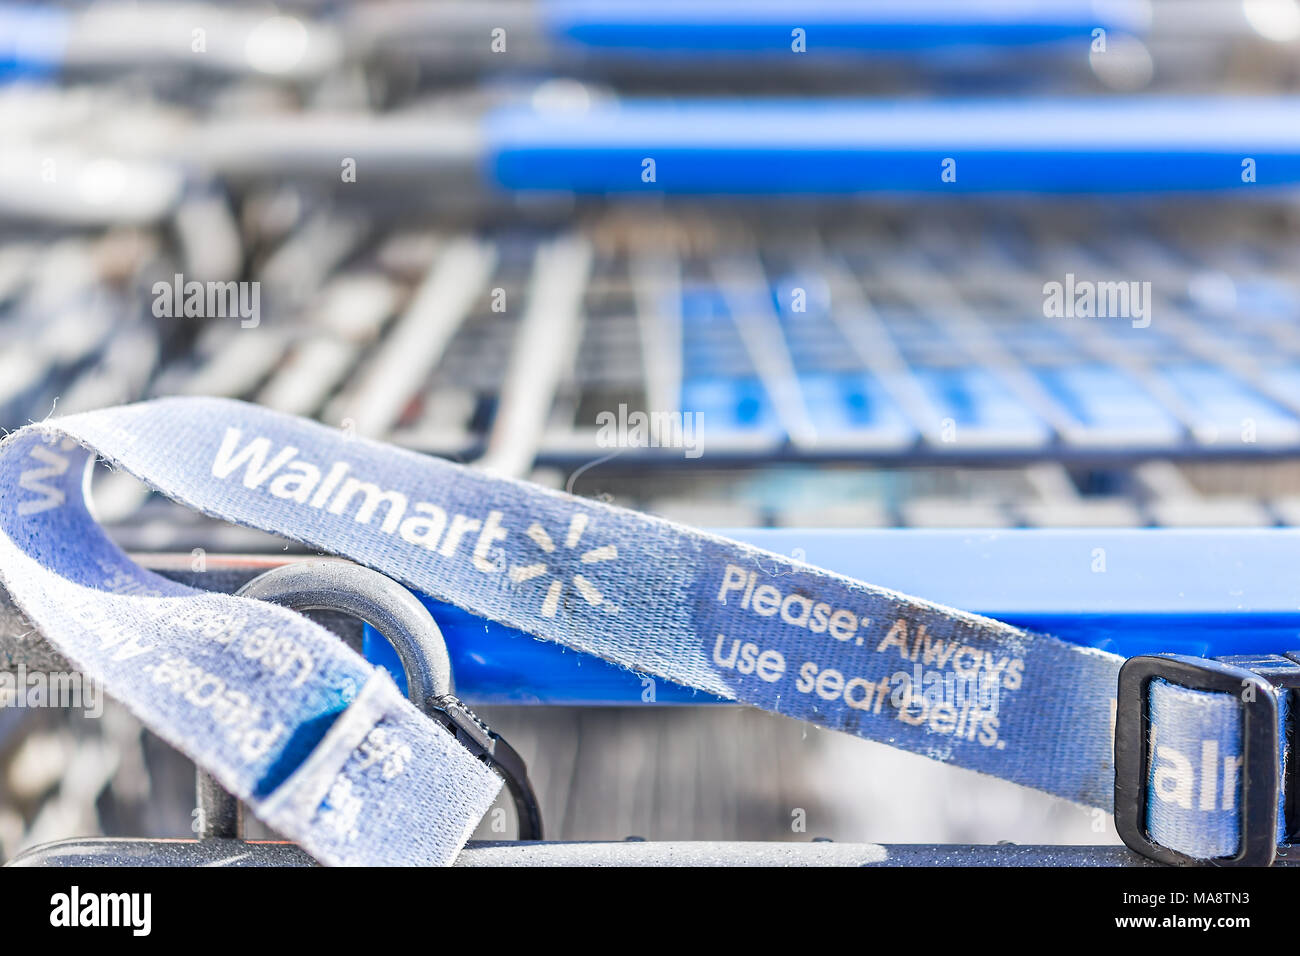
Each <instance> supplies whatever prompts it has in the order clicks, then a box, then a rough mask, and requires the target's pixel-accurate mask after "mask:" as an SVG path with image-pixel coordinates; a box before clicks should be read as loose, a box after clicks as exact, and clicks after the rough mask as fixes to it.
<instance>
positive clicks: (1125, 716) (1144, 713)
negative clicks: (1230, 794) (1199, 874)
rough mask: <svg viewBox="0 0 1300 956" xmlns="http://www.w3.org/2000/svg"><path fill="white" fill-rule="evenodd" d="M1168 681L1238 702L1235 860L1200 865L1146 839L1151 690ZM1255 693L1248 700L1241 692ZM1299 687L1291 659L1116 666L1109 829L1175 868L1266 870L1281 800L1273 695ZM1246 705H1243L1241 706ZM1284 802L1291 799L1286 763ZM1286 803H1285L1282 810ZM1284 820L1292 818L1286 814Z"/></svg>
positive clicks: (1161, 657) (1149, 661) (1155, 660)
mask: <svg viewBox="0 0 1300 956" xmlns="http://www.w3.org/2000/svg"><path fill="white" fill-rule="evenodd" d="M1157 678H1159V679H1162V680H1166V681H1168V682H1169V683H1171V684H1176V685H1178V686H1179V687H1186V688H1188V689H1189V690H1203V691H1216V692H1219V693H1224V694H1231V695H1232V696H1233V697H1234V698H1236V699H1238V700H1241V701H1242V707H1241V713H1242V732H1241V740H1242V755H1241V757H1242V765H1241V775H1240V781H1241V800H1240V806H1241V843H1240V845H1239V849H1238V851H1237V854H1236V855H1235V856H1230V857H1216V858H1215V859H1212V860H1200V859H1196V858H1195V857H1191V856H1188V855H1187V854H1185V853H1180V852H1179V851H1177V850H1173V849H1170V848H1169V847H1165V846H1161V845H1160V844H1158V843H1155V842H1154V841H1152V839H1151V838H1150V837H1149V836H1148V835H1147V830H1146V818H1147V770H1148V768H1149V766H1150V752H1149V751H1150V733H1149V728H1150V717H1149V713H1148V710H1149V706H1150V705H1149V701H1150V698H1149V693H1148V691H1149V688H1150V684H1151V681H1152V680H1155V679H1157ZM1248 686H1249V687H1252V688H1253V691H1254V692H1253V694H1249V695H1246V694H1244V693H1243V691H1244V690H1245V689H1246V688H1247V687H1248ZM1275 688H1277V689H1281V690H1282V691H1283V692H1287V691H1290V690H1292V689H1295V688H1300V664H1297V663H1296V659H1295V657H1294V655H1288V656H1287V657H1280V656H1275V655H1259V656H1251V657H1230V658H1222V659H1219V660H1207V659H1205V658H1199V657H1186V656H1183V655H1177V654H1157V655H1147V656H1142V657H1134V658H1130V659H1129V660H1128V661H1127V662H1125V664H1124V666H1123V667H1121V668H1120V672H1119V689H1118V695H1117V700H1116V711H1115V828H1116V829H1117V830H1118V831H1119V835H1120V838H1121V839H1123V841H1124V842H1125V844H1127V845H1128V846H1129V848H1130V849H1133V850H1136V851H1137V852H1138V853H1141V854H1142V855H1143V856H1146V857H1148V858H1150V859H1152V860H1156V861H1158V862H1160V863H1168V864H1171V865H1178V866H1196V865H1207V864H1208V865H1214V866H1271V865H1272V864H1273V862H1274V860H1275V859H1276V858H1277V853H1278V848H1277V815H1278V805H1279V801H1280V800H1282V799H1283V793H1282V787H1281V780H1280V776H1281V766H1280V757H1279V746H1278V743H1279V742H1278V696H1277V695H1278V690H1277V689H1275ZM1247 701H1249V702H1247ZM1291 763H1292V767H1291V774H1290V778H1291V779H1290V780H1289V781H1288V784H1289V786H1288V787H1287V788H1286V790H1287V798H1288V801H1290V800H1294V798H1295V793H1296V783H1297V782H1300V776H1297V774H1296V768H1295V766H1294V764H1295V761H1292V762H1291ZM1290 809H1291V805H1290V803H1289V802H1288V810H1290ZM1287 820H1288V821H1293V820H1294V817H1293V816H1292V815H1291V814H1290V813H1288V815H1287Z"/></svg>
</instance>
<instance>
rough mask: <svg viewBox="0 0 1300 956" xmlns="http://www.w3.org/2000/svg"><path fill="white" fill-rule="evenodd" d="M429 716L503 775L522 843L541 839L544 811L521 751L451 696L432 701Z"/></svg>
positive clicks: (428, 706) (427, 710)
mask: <svg viewBox="0 0 1300 956" xmlns="http://www.w3.org/2000/svg"><path fill="white" fill-rule="evenodd" d="M425 710H426V713H428V715H429V716H430V717H432V718H433V719H434V720H436V721H438V723H440V724H442V725H443V726H444V727H446V728H447V730H449V731H451V733H452V734H454V735H455V737H456V739H457V740H458V741H460V743H461V744H462V745H463V746H464V747H465V748H466V749H468V750H469V752H470V753H472V754H473V755H474V756H475V757H477V758H478V759H479V760H481V761H483V763H485V764H487V765H488V766H489V767H491V768H492V769H493V770H494V771H496V772H497V773H498V774H500V775H501V777H502V779H504V780H505V782H506V789H508V790H509V791H510V796H511V798H512V799H513V800H514V804H515V813H516V815H517V816H518V818H519V839H521V840H540V839H542V833H543V831H542V809H541V806H540V805H539V804H538V802H537V794H536V793H535V792H534V791H533V783H532V781H531V780H529V779H528V767H527V765H526V764H525V763H524V758H523V757H521V756H519V751H517V750H515V748H514V747H511V746H510V744H508V743H506V739H505V738H504V737H502V736H501V735H500V734H498V733H497V732H496V731H494V730H491V729H490V728H489V727H488V725H487V724H485V723H483V721H482V720H481V719H479V716H478V715H477V714H475V713H474V711H472V710H470V709H469V708H468V707H466V706H465V704H464V703H462V702H461V700H460V698H458V697H455V696H453V695H451V694H443V695H442V696H440V697H431V698H430V699H429V701H428V703H427V706H426V708H425Z"/></svg>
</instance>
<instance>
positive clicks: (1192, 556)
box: [366, 529, 1300, 705]
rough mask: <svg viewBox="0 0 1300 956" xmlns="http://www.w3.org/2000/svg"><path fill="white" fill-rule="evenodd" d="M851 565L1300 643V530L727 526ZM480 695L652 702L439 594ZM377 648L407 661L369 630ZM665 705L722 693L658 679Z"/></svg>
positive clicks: (1066, 622)
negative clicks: (1299, 579)
mask: <svg viewBox="0 0 1300 956" xmlns="http://www.w3.org/2000/svg"><path fill="white" fill-rule="evenodd" d="M723 533H725V534H727V535H728V536H729V537H733V538H737V539H739V540H741V541H747V542H749V543H751V544H754V545H757V546H759V547H763V548H766V549H768V550H771V551H776V552H780V553H782V554H792V553H794V552H795V551H796V549H802V551H803V553H804V554H805V555H806V560H807V561H808V562H809V563H811V564H815V565H819V566H821V567H824V568H828V569H830V570H832V571H838V572H840V573H842V574H846V575H849V576H851V577H854V578H858V579H860V580H863V581H870V582H872V583H873V584H878V585H882V586H884V587H889V588H894V589H896V590H898V591H902V592H904V593H907V594H913V595H916V596H918V597H923V598H929V599H930V600H934V601H939V602H941V603H944V604H948V605H951V606H954V607H959V608H962V609H964V610H967V611H974V612H976V613H979V614H986V615H989V616H991V617H995V618H1000V619H1001V620H1005V621H1010V622H1012V623H1015V624H1019V625H1021V626H1023V627H1026V628H1030V629H1033V630H1037V631H1042V632H1050V633H1052V634H1055V635H1056V636H1058V637H1061V638H1064V639H1067V640H1071V641H1076V642H1078V643H1081V644H1088V645H1091V646H1094V647H1101V648H1104V649H1107V650H1110V651H1114V652H1115V653H1119V654H1124V655H1126V656H1132V655H1135V654H1141V653H1153V652H1158V651H1179V652H1182V653H1188V654H1199V655H1204V654H1253V653H1265V652H1278V651H1283V650H1295V649H1300V584H1297V580H1296V573H1295V569H1296V567H1297V565H1298V564H1300V530H1292V529H1268V530H1204V531H1201V530H1163V529H1161V530H1079V531H1049V530H1017V531H990V532H979V531H914V530H886V531H806V530H801V529H789V530H785V529H782V530H763V529H746V530H731V531H725V532H723ZM428 603H429V605H430V609H431V610H432V611H433V614H434V617H435V618H436V619H437V620H438V623H439V625H440V626H441V628H442V630H443V633H444V634H445V635H446V638H447V643H448V646H449V649H450V651H451V659H452V666H453V668H454V671H455V674H456V683H457V690H458V692H459V693H460V694H461V696H462V697H464V698H465V699H466V700H468V701H470V702H472V703H477V704H499V703H531V704H566V705H569V704H602V705H619V704H632V703H643V702H647V701H645V698H646V697H647V696H648V694H649V690H650V688H651V686H652V685H650V684H649V683H647V682H643V681H642V679H641V678H639V677H638V676H636V675H634V674H631V673H628V672H626V671H622V670H620V669H618V668H616V667H614V666H612V665H610V664H607V663H605V662H603V661H600V660H597V659H595V658H592V657H588V656H586V655H582V654H578V653H575V652H573V651H565V650H563V649H562V648H560V647H559V646H558V645H555V644H550V643H546V642H543V641H538V640H535V639H533V638H531V637H529V636H528V635H525V634H522V633H520V632H518V631H513V630H510V629H508V628H503V627H500V626H498V625H496V624H491V623H487V622H485V621H483V620H481V619H478V618H474V617H471V616H470V615H467V614H466V613H465V612H463V611H461V610H459V609H457V608H454V607H450V606H448V605H444V604H438V603H435V602H428ZM366 643H367V654H368V656H370V658H371V659H372V660H375V661H376V662H381V663H385V664H387V665H390V666H391V668H393V669H396V666H397V665H396V658H395V656H394V655H393V653H392V650H391V648H389V647H388V646H387V644H386V643H385V642H384V641H383V640H382V639H381V638H378V637H377V636H376V635H374V634H373V633H370V632H367V642H366ZM653 691H654V701H655V702H656V703H660V704H675V703H708V702H711V698H707V697H705V696H704V695H696V694H694V693H693V692H691V691H689V690H686V689H685V688H681V687H676V686H673V685H670V684H667V683H665V682H664V681H662V680H660V681H656V682H655V683H654V685H653Z"/></svg>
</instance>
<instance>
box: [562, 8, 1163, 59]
mask: <svg viewBox="0 0 1300 956" xmlns="http://www.w3.org/2000/svg"><path fill="white" fill-rule="evenodd" d="M541 14H542V18H543V22H544V23H545V24H546V27H547V30H548V32H549V33H550V35H551V36H552V37H553V38H555V39H556V40H557V41H559V42H567V43H571V44H576V45H578V46H579V47H582V48H584V49H589V50H598V51H608V52H616V53H620V54H628V53H643V54H648V53H654V54H660V55H662V54H664V53H677V54H700V55H707V56H719V55H727V54H739V55H755V54H757V55H787V56H788V55H790V54H791V53H793V52H794V50H793V40H794V37H793V36H792V33H793V31H794V30H796V29H801V30H803V31H804V35H803V38H804V41H805V43H804V48H805V50H806V52H807V53H809V54H811V55H816V54H819V53H826V52H835V53H887V52H891V51H925V50H931V49H938V48H947V47H974V48H989V47H1023V46H1032V45H1037V44H1049V43H1059V42H1063V41H1070V40H1074V41H1077V42H1079V43H1080V44H1081V49H1085V50H1086V49H1087V44H1088V43H1089V42H1090V41H1091V38H1092V31H1093V30H1094V29H1097V28H1102V29H1105V30H1119V31H1124V32H1130V33H1133V32H1138V31H1140V30H1142V29H1143V28H1144V26H1145V21H1146V18H1145V17H1144V16H1143V11H1142V7H1141V5H1140V4H1138V3H1129V2H1108V3H1095V2H1093V0H980V2H974V0H803V2H792V0H545V2H544V3H543V4H542V6H541Z"/></svg>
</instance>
